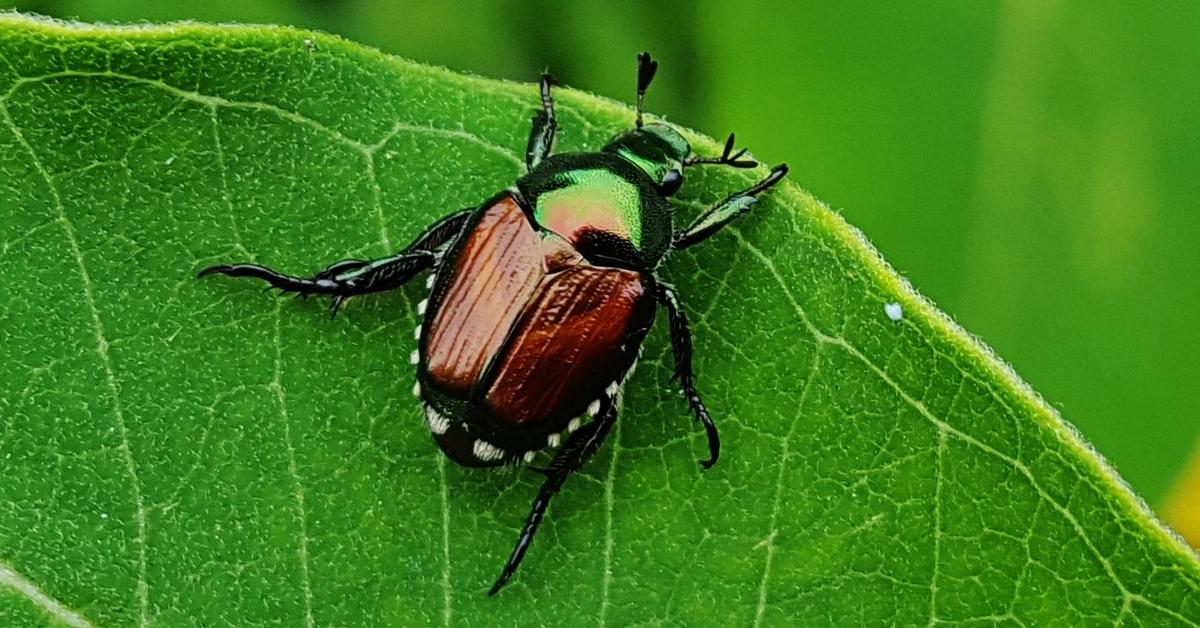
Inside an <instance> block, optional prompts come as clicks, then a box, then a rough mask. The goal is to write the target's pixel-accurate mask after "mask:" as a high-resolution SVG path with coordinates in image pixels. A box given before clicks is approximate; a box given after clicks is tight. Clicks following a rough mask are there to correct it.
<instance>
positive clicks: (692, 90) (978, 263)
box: [0, 0, 1200, 506]
mask: <svg viewBox="0 0 1200 628" xmlns="http://www.w3.org/2000/svg"><path fill="white" fill-rule="evenodd" d="M0 6H4V5H3V4H2V3H0ZM8 6H9V7H15V8H17V9H20V10H24V11H32V12H36V13H41V14H45V15H51V16H55V17H62V18H78V19H83V20H89V21H120V22H128V21H155V22H158V21H167V20H179V19H193V20H202V21H237V22H272V23H282V24H291V25H296V26H301V27H308V28H316V29H321V30H325V31H329V32H333V33H337V34H340V35H343V36H345V37H347V38H349V39H353V40H356V41H359V42H362V43H366V44H370V45H372V46H376V47H378V48H381V49H383V50H385V51H388V52H392V53H396V54H398V55H401V56H404V57H408V58H411V59H416V60H419V61H423V62H426V63H432V64H438V65H444V66H447V67H450V68H452V69H455V70H460V71H465V72H471V73H475V74H480V75H486V76H491V77H502V78H509V79H514V80H519V81H532V80H535V79H536V77H537V76H538V74H539V73H540V72H541V71H542V70H543V69H547V68H548V69H551V70H552V71H553V72H554V74H555V75H556V76H557V77H558V79H559V80H560V82H562V83H565V84H567V85H570V86H573V87H578V88H581V89H585V90H588V91H592V92H596V93H600V94H603V95H606V96H610V97H613V98H617V99H621V100H626V101H628V100H629V99H630V97H631V96H632V92H633V87H634V85H633V83H634V56H635V54H636V53H637V52H638V51H640V50H642V49H648V50H650V51H652V52H653V53H654V54H655V56H656V57H658V58H659V59H660V61H661V64H662V65H661V71H660V73H659V77H658V81H657V82H656V84H655V85H654V88H653V89H652V92H651V94H650V96H649V104H648V108H649V109H650V110H651V111H654V112H658V113H664V114H666V115H667V117H668V118H669V119H671V120H673V121H675V122H678V123H681V124H684V125H687V126H690V127H693V128H696V129H699V130H702V131H704V132H707V133H709V134H711V135H714V136H718V137H720V136H723V135H724V134H725V133H727V132H728V131H731V130H735V131H737V134H738V139H739V143H740V144H743V145H746V146H750V147H753V149H754V152H755V153H756V154H757V155H758V156H759V157H760V158H762V159H763V160H765V161H768V162H777V161H787V162H788V163H790V164H791V165H792V172H793V175H792V178H793V180H794V181H796V182H798V183H799V184H801V185H803V186H804V187H806V188H808V189H809V190H811V191H812V192H813V193H814V194H815V195H816V196H817V197H819V198H821V199H824V200H825V201H826V202H828V203H829V204H831V205H832V206H833V207H835V208H837V209H838V210H839V211H841V212H842V213H843V214H844V215H845V216H846V217H847V218H848V220H849V221H850V222H852V223H854V224H855V225H857V226H859V227H860V228H862V229H863V231H865V232H866V233H867V235H868V237H869V238H870V239H871V240H872V241H873V242H874V243H875V244H876V246H878V247H879V249H880V250H881V251H882V253H883V255H884V256H885V257H886V258H887V259H888V260H889V261H890V262H891V263H892V264H893V265H894V266H896V268H898V269H899V270H900V271H901V272H902V273H903V274H904V275H906V276H907V277H908V278H909V279H910V280H911V281H912V282H913V284H914V285H916V286H917V287H918V289H919V290H921V291H922V292H924V293H925V294H926V295H927V296H929V297H930V298H932V299H933V300H934V301H935V302H937V303H938V304H939V305H940V306H941V307H942V308H943V309H944V310H945V311H946V312H948V313H949V314H950V315H951V316H953V317H954V318H955V319H957V320H958V321H959V322H960V323H962V324H963V326H965V327H966V328H967V329H969V330H971V331H972V332H974V333H975V334H977V335H978V336H980V337H981V338H983V339H984V340H985V341H986V342H987V343H988V344H990V345H991V346H992V347H994V348H995V349H996V350H997V351H998V352H999V353H1000V355H1002V356H1003V357H1004V358H1005V359H1006V360H1008V361H1009V362H1010V363H1012V364H1013V366H1014V367H1015V368H1016V370H1017V371H1018V372H1019V373H1020V374H1021V375H1022V376H1023V377H1024V378H1025V379H1026V380H1027V381H1029V382H1030V383H1031V384H1032V385H1033V387H1034V388H1035V389H1037V390H1038V391H1040V392H1041V394H1042V395H1044V396H1045V397H1046V398H1047V399H1048V400H1049V401H1050V403H1052V404H1053V405H1054V406H1056V407H1058V408H1059V409H1060V410H1061V411H1062V412H1063V414H1064V416H1065V417H1066V418H1067V419H1068V420H1069V421H1071V422H1072V423H1074V424H1075V425H1076V426H1078V427H1079V429H1080V431H1082V432H1083V433H1084V434H1085V435H1086V437H1087V438H1088V439H1089V440H1091V441H1092V442H1093V443H1094V444H1095V446H1096V447H1097V448H1098V449H1099V450H1100V451H1101V452H1102V453H1103V454H1104V455H1105V456H1107V457H1108V458H1109V460H1110V461H1112V463H1113V464H1114V465H1115V466H1116V467H1117V468H1118V470H1119V471H1120V472H1121V473H1122V474H1123V475H1124V477H1125V478H1126V479H1127V480H1128V481H1129V482H1130V483H1131V484H1132V485H1133V486H1134V487H1135V489H1137V490H1138V491H1139V492H1140V493H1141V494H1142V495H1143V496H1144V497H1145V498H1146V499H1147V500H1148V501H1149V502H1150V503H1151V504H1152V505H1155V506H1162V505H1164V503H1165V500H1167V499H1168V492H1169V490H1170V488H1171V486H1172V485H1173V483H1174V482H1175V479H1176V478H1177V476H1178V475H1179V474H1180V473H1181V471H1182V469H1183V468H1184V466H1185V464H1186V462H1187V460H1188V459H1189V455H1190V452H1191V451H1192V449H1193V446H1194V444H1195V443H1196V440H1197V435H1198V434H1200V421H1197V419H1196V408H1197V407H1198V406H1200V387H1198V386H1197V383H1200V377H1198V376H1200V367H1198V363H1200V360H1198V358H1197V351H1198V348H1200V324H1197V322H1196V320H1195V319H1196V318H1197V310H1198V309H1200V308H1198V306H1200V273H1198V272H1197V271H1198V270H1200V246H1197V242H1196V239H1197V236H1198V235H1200V211H1198V210H1200V172H1198V168H1200V116H1198V115H1197V114H1198V113H1200V80H1197V79H1198V78H1200V71H1198V69H1197V61H1198V60H1200V36H1198V35H1197V34H1198V33H1200V3H1195V2H1155V3H1145V2H1144V3H1128V2H1118V1H1112V2H1106V1H1083V0H1081V1H1077V2H1055V1H1049V0H1029V1H1025V2H1011V3H1008V2H1006V3H985V2H961V1H923V2H918V3H911V2H858V3H846V2H839V1H830V2H820V3H807V2H805V3H800V2H796V3H784V2H748V1H742V2H737V3H716V2H712V3H693V2H661V1H658V2H628V1H622V2H604V3H600V2H593V3H536V2H526V1H514V2H491V3H474V2H461V1H457V0H445V1H441V2H428V3H416V2H403V3H402V2H393V1H389V0H207V1H206V2H204V3H195V4H193V3H172V2H164V1H162V0H32V1H21V2H17V3H16V4H15V5H11V4H10V5H8ZM313 89H314V90H317V91H319V90H320V89H321V87H320V86H319V85H314V86H313ZM530 98H531V99H532V98H534V92H533V91H532V88H531V91H530ZM513 124H516V125H524V124H527V121H526V120H513Z"/></svg>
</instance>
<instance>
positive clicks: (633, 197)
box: [517, 132, 673, 270]
mask: <svg viewBox="0 0 1200 628" xmlns="http://www.w3.org/2000/svg"><path fill="white" fill-rule="evenodd" d="M633 133H635V132H631V133H626V134H624V135H622V136H619V137H618V138H617V139H616V140H614V141H613V143H612V144H610V145H609V146H608V147H606V149H605V151H602V152H595V153H563V154H559V155H553V156H551V157H549V158H547V159H546V160H544V161H543V162H541V163H540V164H538V166H537V167H536V168H535V169H534V170H533V171H531V172H530V173H529V174H527V175H525V176H524V177H521V179H520V180H518V181H517V187H518V189H519V190H520V191H521V195H522V196H523V198H524V200H525V203H526V204H527V211H529V213H530V218H531V219H532V220H533V222H534V223H536V224H537V225H538V226H539V227H541V228H542V229H546V230H547V231H552V232H554V233H556V234H558V235H559V236H561V237H562V238H563V239H565V240H566V241H568V242H570V243H571V244H572V246H574V247H575V248H576V249H577V250H578V251H579V252H580V254H582V255H583V256H584V257H585V258H587V259H588V260H590V261H591V262H593V263H596V264H600V265H605V266H617V267H622V268H631V269H637V270H652V269H653V268H654V267H655V266H657V265H658V262H659V260H660V259H661V258H662V257H663V255H665V254H666V252H667V249H668V248H669V247H670V242H671V233H672V229H673V227H672V222H671V212H672V210H671V205H670V203H668V202H667V200H666V198H665V197H664V196H663V195H662V193H661V191H660V179H657V178H655V176H654V173H655V172H657V171H658V170H660V168H658V167H657V166H656V164H658V163H662V165H663V166H664V167H663V168H661V170H663V171H664V172H665V170H668V169H670V162H669V161H667V162H665V163H663V162H661V160H660V161H655V160H654V159H653V157H654V156H655V155H654V154H653V153H654V152H655V151H656V152H657V154H658V155H662V154H663V153H664V151H663V149H661V148H658V147H657V142H656V141H652V142H649V143H647V142H643V141H642V140H644V138H638V137H630V136H632V135H633ZM623 140H629V141H623ZM637 148H641V149H643V150H635V149H637ZM626 152H629V153H630V155H632V158H631V157H630V156H627V155H626ZM648 152H650V153H652V154H649V155H648V154H647V153H648Z"/></svg>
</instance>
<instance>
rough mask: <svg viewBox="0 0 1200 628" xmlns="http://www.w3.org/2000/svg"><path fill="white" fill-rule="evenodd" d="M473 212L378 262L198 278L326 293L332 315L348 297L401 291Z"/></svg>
mask: <svg viewBox="0 0 1200 628" xmlns="http://www.w3.org/2000/svg"><path fill="white" fill-rule="evenodd" d="M469 215H470V210H462V211H459V212H455V213H453V214H450V215H449V216H446V217H445V218H442V219H441V220H439V221H437V222H435V223H434V224H432V225H430V226H429V228H428V229H426V230H425V232H424V233H422V234H421V235H420V236H419V237H417V239H416V240H414V241H413V242H412V244H409V245H408V246H407V247H405V248H404V250H403V251H401V252H399V253H397V254H395V255H392V256H389V257H383V258H379V259H376V260H370V261H367V260H357V259H348V260H341V261H338V262H334V263H332V264H330V265H329V266H326V267H325V268H324V269H323V270H322V271H320V272H318V273H317V274H315V275H313V276H312V277H310V278H304V277H294V276H292V275H285V274H283V273H280V272H278V271H275V270H272V269H270V268H267V267H265V266H260V265H258V264H217V265H215V266H209V267H208V268H205V269H204V270H201V271H200V273H199V274H198V275H197V276H198V277H207V276H208V275H214V274H215V275H228V276H230V277H253V278H255V279H262V280H263V281H266V282H267V283H268V284H270V285H271V287H274V288H279V289H280V290H283V291H284V292H295V293H297V294H299V295H300V296H307V295H310V294H327V295H330V296H332V297H333V303H332V304H331V305H330V312H331V314H334V315H336V314H337V310H338V308H339V307H340V306H341V304H342V303H343V302H344V301H345V300H346V299H348V298H350V297H353V296H358V295H362V294H369V293H372V292H382V291H384V290H391V289H393V288H398V287H400V286H401V285H403V284H404V283H405V282H407V281H408V280H410V279H412V278H413V276H414V275H416V274H417V273H419V272H421V271H423V270H426V269H428V268H430V267H431V266H433V265H434V264H435V263H436V262H437V260H438V259H439V257H440V255H441V251H442V249H443V248H444V247H445V246H446V245H447V244H449V242H450V241H451V240H452V239H453V238H454V236H456V235H458V233H459V232H460V231H461V230H462V227H463V225H464V224H465V223H466V219H467V217H468V216H469Z"/></svg>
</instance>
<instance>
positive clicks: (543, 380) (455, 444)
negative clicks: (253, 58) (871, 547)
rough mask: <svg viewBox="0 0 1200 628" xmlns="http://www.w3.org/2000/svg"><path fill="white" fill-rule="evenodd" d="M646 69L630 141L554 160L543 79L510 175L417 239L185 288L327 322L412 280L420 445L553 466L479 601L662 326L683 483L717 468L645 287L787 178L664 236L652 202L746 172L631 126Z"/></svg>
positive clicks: (680, 360) (736, 161) (241, 267)
mask: <svg viewBox="0 0 1200 628" xmlns="http://www.w3.org/2000/svg"><path fill="white" fill-rule="evenodd" d="M657 69H658V64H657V63H656V62H655V61H654V60H652V59H651V58H650V55H649V54H648V53H642V54H640V55H638V76H637V79H638V91H637V125H636V127H635V128H633V129H630V130H627V131H625V132H623V133H621V134H619V135H617V136H616V137H614V138H613V139H612V140H611V141H610V142H609V143H608V144H607V145H606V146H604V148H602V149H601V150H599V151H595V152H576V153H563V154H554V140H555V135H556V131H557V129H558V122H557V119H556V117H555V112H554V99H553V98H552V97H551V91H552V89H553V87H554V80H553V79H552V78H551V77H550V75H549V74H544V75H543V76H542V80H541V82H540V84H539V92H538V95H539V96H540V99H539V100H540V102H539V104H540V107H539V108H538V110H537V111H536V113H535V114H534V116H533V121H532V125H531V126H530V130H529V140H528V143H527V144H526V147H525V164H526V167H527V172H526V174H525V175H523V176H521V177H519V178H518V179H517V181H516V182H515V184H514V185H513V186H512V187H510V188H508V189H506V190H504V191H501V192H499V193H497V194H496V195H494V196H492V197H491V198H490V199H487V200H485V201H484V202H483V203H481V204H479V205H478V206H475V207H469V208H467V209H463V210H460V211H457V212H453V213H451V214H450V215H448V216H446V217H445V218H442V219H441V220H439V221H437V222H435V223H434V224H432V225H430V226H429V227H428V228H427V229H425V232H424V233H422V234H421V235H419V236H417V238H416V240H414V241H413V242H412V243H411V244H409V245H408V246H406V247H404V248H403V249H400V250H399V251H396V252H394V253H393V254H392V255H389V256H387V257H382V258H379V259H374V260H361V259H345V260H341V261H338V262H334V263H332V264H329V265H328V266H326V267H325V268H324V269H322V270H320V271H317V272H316V273H313V274H311V275H309V276H293V275H287V274H284V273H281V272H279V271H276V270H273V269H271V268H267V267H265V266H259V265H257V264H248V263H240V264H218V265H216V266H210V267H208V268H205V269H204V270H202V271H200V275H199V276H200V277H207V276H210V275H225V276H228V277H248V278H252V279H257V280H259V281H262V282H265V283H266V284H267V287H268V288H277V289H279V290H281V291H283V292H290V293H295V294H296V295H298V296H301V297H307V296H308V295H313V294H316V295H325V296H328V297H330V298H331V299H332V301H331V304H330V310H329V311H330V314H331V315H332V314H336V313H337V311H338V308H339V307H340V306H341V305H342V304H343V303H344V302H345V301H346V300H347V299H350V298H353V297H357V296H361V295H366V294H371V293H375V292H383V291H385V290H394V289H396V288H400V287H401V286H403V285H405V284H406V283H407V282H408V281H409V280H410V279H413V278H414V277H416V276H417V275H418V274H420V273H422V272H426V271H428V272H429V273H430V275H429V278H428V281H427V282H426V283H425V290H426V291H428V294H427V295H425V298H423V299H420V302H419V304H418V305H417V307H416V310H417V312H416V315H417V316H418V317H419V318H420V323H419V324H418V325H417V328H416V332H415V342H416V348H415V350H412V351H411V353H410V354H409V360H410V362H411V363H412V364H413V365H414V367H415V368H416V378H415V379H416V381H415V382H414V383H413V386H412V391H413V394H414V395H416V396H417V398H418V399H419V401H420V404H421V407H422V411H423V414H424V423H425V426H426V429H428V430H429V434H430V436H431V437H432V439H433V441H434V442H435V443H437V446H438V447H440V448H441V450H442V452H443V453H445V454H446V456H447V457H449V458H450V459H451V460H453V461H454V462H457V463H458V464H460V465H463V466H467V467H493V468H496V467H499V468H504V467H510V466H513V465H516V464H520V463H521V462H525V463H528V462H530V461H532V460H534V459H535V458H536V457H537V454H538V452H540V451H543V450H547V449H548V450H553V451H554V452H555V453H554V455H553V459H552V460H551V461H550V463H549V464H548V465H546V466H544V467H539V468H533V467H530V469H531V470H533V471H536V472H538V473H540V474H541V475H542V476H544V479H543V480H542V486H541V489H540V490H539V491H538V493H537V496H536V497H535V498H534V501H533V504H532V506H531V507H530V509H529V515H528V516H527V517H526V519H525V525H524V526H523V527H522V528H521V533H520V535H519V536H518V538H517V542H516V545H515V546H514V547H513V549H512V552H511V554H510V555H509V558H508V561H507V562H505V564H504V568H503V570H502V571H501V573H500V577H499V578H497V579H496V582H495V584H493V585H492V587H491V589H490V590H489V591H488V594H489V595H495V594H496V593H497V592H498V591H500V589H501V588H503V587H504V585H505V584H507V583H508V582H509V580H510V579H511V578H512V577H513V575H514V574H516V572H517V568H518V567H520V565H521V561H522V559H524V557H525V555H526V553H527V552H528V551H529V548H530V547H531V546H532V543H533V539H534V536H535V535H536V533H537V531H538V528H539V526H540V525H541V523H542V520H543V519H544V518H545V516H546V513H547V512H548V511H549V508H550V503H551V501H552V500H553V498H554V496H555V495H557V494H558V493H559V491H560V490H561V489H562V488H563V486H564V485H565V483H566V482H567V479H568V478H570V477H571V475H573V474H574V473H575V472H577V471H579V470H580V469H582V468H583V466H584V465H585V464H587V461H588V460H589V459H590V458H591V457H592V455H593V454H595V453H596V451H597V450H598V449H599V448H600V447H601V446H602V445H603V444H604V439H605V438H606V437H607V436H608V434H609V433H610V432H611V430H612V426H613V425H614V424H615V423H616V421H617V405H618V404H617V400H618V399H619V398H620V396H621V388H622V386H623V385H624V382H625V380H626V379H627V378H628V377H629V376H630V375H631V374H632V373H633V369H634V366H635V365H636V364H637V360H638V357H639V356H640V355H641V350H642V343H643V341H644V340H645V338H646V334H647V333H648V332H649V330H650V328H651V326H652V325H653V324H654V319H655V317H656V316H657V314H658V313H659V312H661V311H663V310H665V314H666V316H665V318H666V319H667V320H666V324H667V325H668V327H669V330H670V341H671V350H672V351H671V353H672V356H673V358H674V370H675V377H674V380H675V381H677V382H678V383H679V385H680V387H681V388H682V389H683V396H684V399H685V400H686V402H687V407H688V409H689V410H690V413H691V415H692V416H693V417H694V418H695V419H696V421H697V422H698V423H699V424H700V425H701V426H702V427H703V429H704V433H705V435H706V437H707V441H708V455H707V457H705V458H703V459H702V460H701V461H700V465H701V466H702V467H704V468H708V467H710V466H712V465H713V464H715V463H716V462H717V458H718V457H719V456H720V453H721V439H720V436H719V434H718V433H717V425H716V422H715V421H714V420H713V416H712V414H711V413H710V412H709V410H708V408H707V407H706V406H705V404H704V402H703V401H702V400H701V397H700V393H699V390H698V387H697V379H698V374H697V373H696V371H695V370H694V369H693V367H692V353H693V344H692V332H691V328H690V326H689V324H688V319H687V316H686V314H685V313H684V308H683V304H682V299H681V297H680V295H679V294H678V293H677V292H676V291H675V289H674V288H673V287H671V286H670V285H669V284H667V283H665V282H663V281H662V280H661V279H660V278H659V276H658V273H657V270H656V269H657V268H658V267H659V264H660V262H661V261H662V260H663V258H665V257H666V256H667V255H669V254H671V253H672V252H673V251H678V250H680V249H685V248H687V247H689V246H692V245H695V244H698V243H700V242H702V241H704V240H705V239H707V238H708V237H709V236H711V235H712V234H714V233H716V232H717V231H719V230H720V229H721V228H722V227H724V226H725V225H727V224H729V223H730V222H732V221H733V220H734V219H736V218H737V217H739V216H741V215H743V214H745V213H746V212H748V211H750V209H751V208H753V207H754V206H755V204H756V202H757V197H758V196H759V195H760V194H762V193H763V192H766V191H767V190H768V189H770V188H771V187H773V186H774V185H776V184H777V183H779V181H780V180H781V179H783V177H784V176H785V175H786V174H787V166H784V165H782V164H780V165H777V166H775V167H774V168H772V169H771V171H770V173H769V174H767V175H766V176H765V177H764V178H763V179H761V180H760V181H758V182H757V183H754V184H753V185H750V186H749V187H747V188H745V189H743V190H741V191H739V192H734V193H733V194H730V195H729V196H727V197H726V198H725V199H724V200H722V201H720V202H719V203H717V204H715V205H713V206H712V207H710V208H708V209H706V210H704V211H702V212H701V213H700V215H699V217H697V218H696V219H695V220H693V221H692V223H691V224H690V225H689V226H688V227H686V228H684V229H681V230H676V229H675V225H674V220H675V218H674V216H675V211H674V209H673V207H672V205H671V202H670V200H669V199H670V197H671V196H674V195H675V194H676V193H677V192H678V191H679V190H680V189H681V188H682V186H683V185H684V175H683V171H684V168H685V167H686V166H695V165H700V164H718V165H724V166H729V167H733V168H750V167H753V166H755V165H757V163H756V162H755V161H753V160H751V159H747V158H745V154H746V150H745V149H742V150H735V148H734V146H735V138H734V136H733V134H730V135H729V139H728V140H727V141H726V142H725V148H724V150H723V151H722V152H721V156H720V157H700V156H697V155H694V154H692V148H691V145H690V144H688V142H687V140H686V139H685V138H684V137H683V135H681V134H680V133H679V132H678V131H676V130H675V129H674V128H672V127H671V126H669V125H667V124H663V123H660V122H651V123H649V124H645V123H643V120H642V102H643V100H644V99H645V95H646V88H647V87H649V85H650V82H651V81H652V80H653V79H654V73H655V71H656V70H657ZM414 300H415V299H414ZM397 342H399V343H403V344H407V343H409V342H411V341H409V340H408V339H407V338H401V339H397ZM403 349H404V351H408V350H410V349H412V347H411V346H407V347H404V348H403Z"/></svg>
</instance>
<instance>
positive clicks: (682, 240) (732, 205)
mask: <svg viewBox="0 0 1200 628" xmlns="http://www.w3.org/2000/svg"><path fill="white" fill-rule="evenodd" d="M787 172H788V168H787V166H786V165H784V164H780V165H778V166H775V167H774V168H772V169H771V173H770V174H768V175H767V176H766V178H764V179H763V180H762V181H759V182H758V183H755V184H754V185H752V186H750V187H749V188H746V189H745V190H742V191H741V192H738V193H737V194H732V195H730V196H729V197H728V198H726V199H725V200H723V201H721V202H720V203H717V204H716V205H714V206H713V207H712V208H710V209H708V210H707V211H705V212H704V213H703V214H700V217H699V218H697V219H696V220H695V221H694V222H692V224H691V225H690V226H688V228H687V229H685V230H683V232H682V233H677V234H676V235H675V242H674V243H673V244H672V245H671V246H672V248H675V249H684V248H687V247H689V246H691V245H693V244H696V243H698V242H701V241H703V240H705V239H706V238H708V236H710V235H712V234H714V233H716V232H717V231H719V230H720V229H721V227H724V226H725V225H727V224H729V223H730V222H733V219H734V218H737V217H738V216H741V215H742V214H744V213H746V212H748V211H750V208H751V207H754V204H755V203H756V202H758V199H757V198H755V197H756V196H758V195H759V194H761V193H762V192H764V191H766V190H767V189H769V188H770V187H771V186H773V185H775V184H776V183H779V181H780V180H781V179H783V177H784V176H785V175H787Z"/></svg>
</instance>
